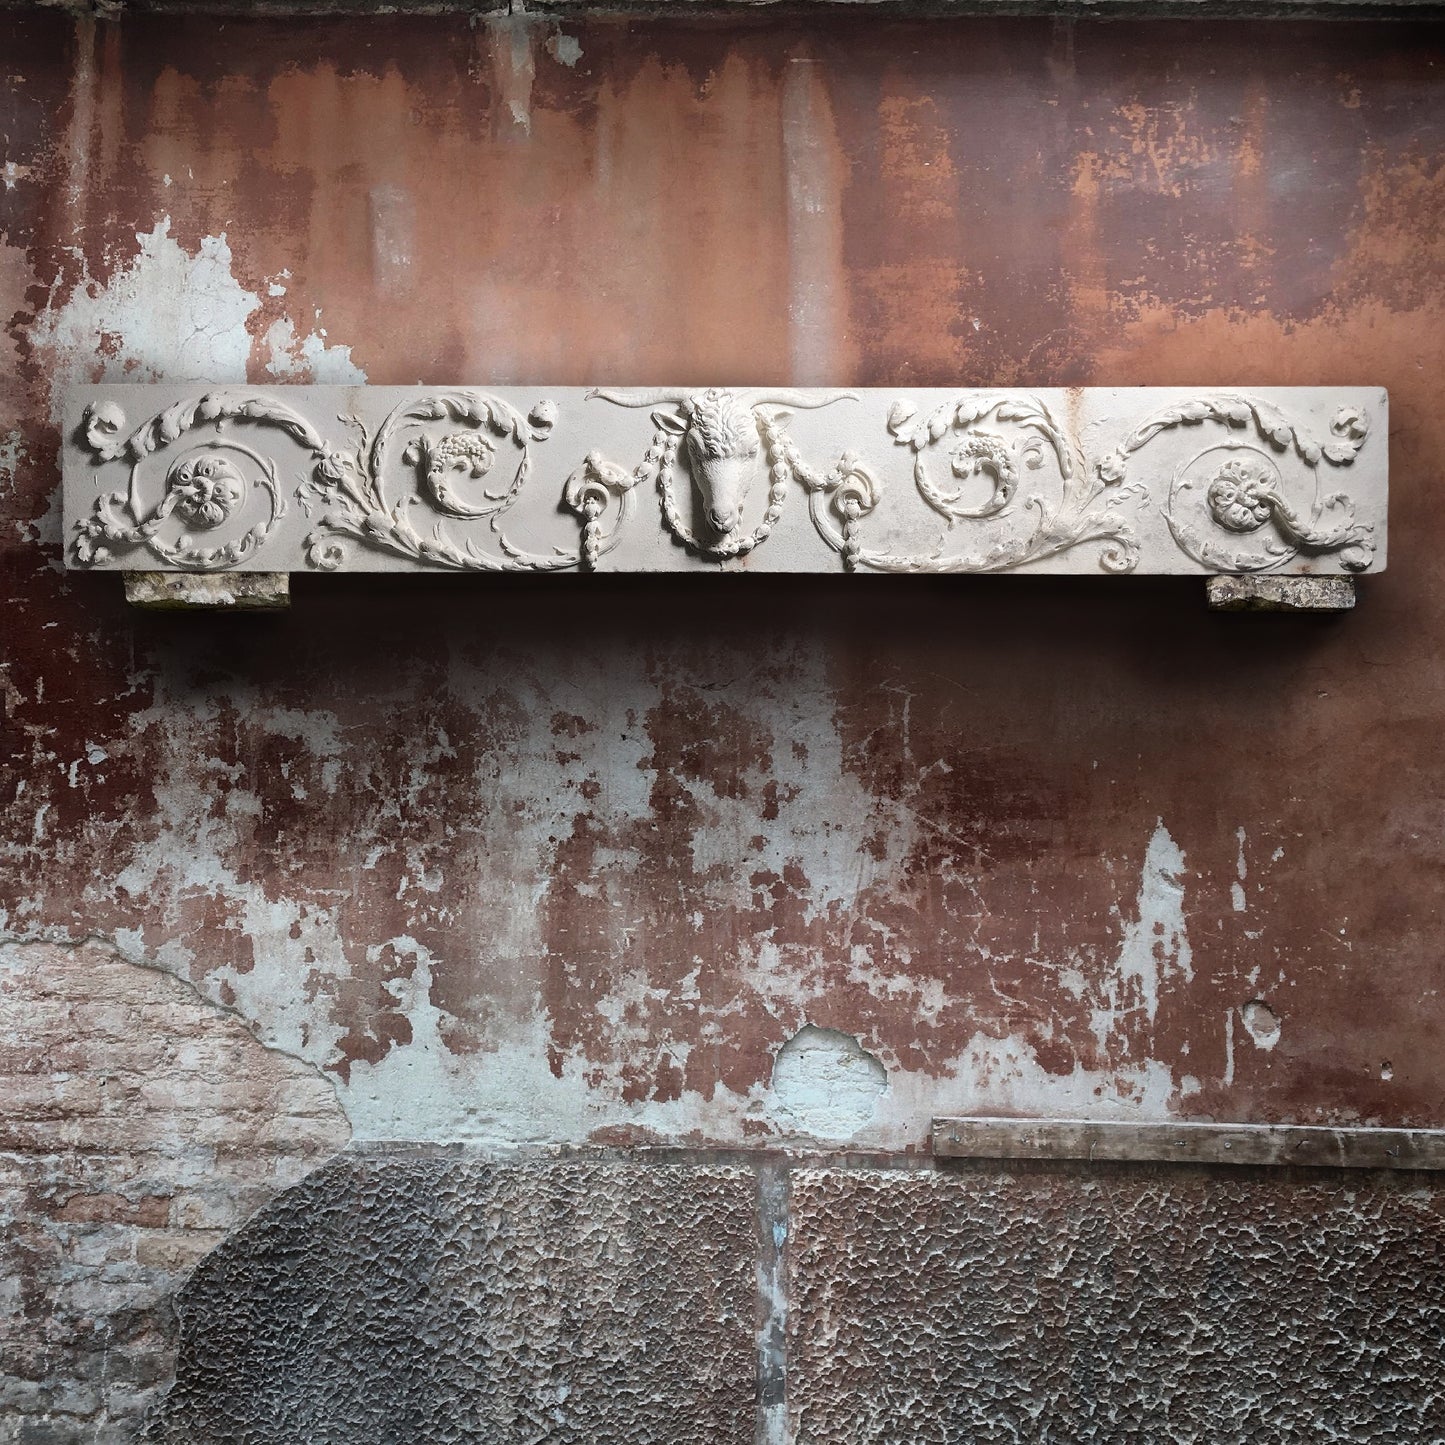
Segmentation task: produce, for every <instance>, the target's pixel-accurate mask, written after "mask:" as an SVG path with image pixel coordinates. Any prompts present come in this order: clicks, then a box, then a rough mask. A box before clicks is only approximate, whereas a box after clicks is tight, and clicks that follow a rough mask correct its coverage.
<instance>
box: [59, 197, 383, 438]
mask: <svg viewBox="0 0 1445 1445" xmlns="http://www.w3.org/2000/svg"><path fill="white" fill-rule="evenodd" d="M170 230H171V221H170V217H169V216H165V217H162V219H161V220H160V221H159V222H158V223H157V224H156V226H155V229H154V230H152V231H148V232H137V234H136V241H137V243H138V246H139V249H138V251H137V252H136V254H135V255H134V256H133V257H131V258H130V259H129V260H127V261H125V262H123V263H122V264H120V265H119V266H117V267H116V269H115V271H114V272H113V274H112V275H111V278H110V280H109V281H108V282H107V283H106V284H105V285H104V286H101V285H99V284H98V283H95V282H89V283H87V284H85V285H83V286H81V287H79V288H77V290H76V291H75V293H74V294H73V295H72V296H71V297H70V299H69V300H68V301H66V302H65V303H64V304H63V305H53V304H52V305H51V306H49V307H47V308H46V309H45V310H44V311H42V312H41V314H40V315H39V317H37V319H36V321H35V324H34V325H33V326H32V327H31V329H30V339H31V342H32V344H33V345H34V346H35V347H36V348H37V349H38V350H40V351H41V352H43V353H45V369H46V372H47V374H48V375H49V377H50V382H51V398H50V406H51V416H52V419H53V420H54V421H56V423H57V424H58V423H59V420H60V416H61V408H62V399H63V397H64V394H65V391H66V389H67V388H68V387H69V386H71V385H73V384H75V383H76V382H80V381H127V382H143V381H196V382H213V383H214V382H222V383H227V382H244V381H245V380H246V379H247V362H248V361H249V359H250V355H251V334H250V331H249V330H248V321H249V319H250V317H251V316H252V314H253V313H254V312H255V311H257V310H258V309H259V307H260V305H261V298H260V297H259V296H258V295H257V294H256V293H255V292H254V291H248V290H247V289H246V288H245V287H244V286H242V285H241V283H240V282H239V281H238V280H237V279H236V277H235V275H234V274H233V273H232V270H231V265H232V255H231V248H230V245H229V244H228V242H227V239H226V234H225V233H224V232H222V233H221V234H220V235H219V236H204V237H202V238H201V242H200V246H199V249H198V250H197V251H196V252H195V254H194V255H192V254H191V253H190V252H189V251H187V250H186V249H185V248H184V247H182V246H181V245H180V244H179V243H178V242H177V241H176V240H174V239H173V238H172V236H171V234H170ZM293 335H294V332H293ZM294 351H295V353H296V355H297V356H298V358H300V359H302V360H304V361H305V362H306V363H307V365H309V366H310V367H311V368H312V370H313V371H314V373H315V376H314V379H315V380H316V381H318V382H319V381H331V380H336V381H341V382H356V381H365V380H366V377H365V375H364V373H362V371H361V370H360V368H358V367H356V366H355V365H354V364H353V363H352V362H351V353H350V349H349V348H347V347H329V346H327V345H326V344H325V342H324V340H323V339H322V337H321V336H315V335H312V336H307V337H305V338H302V339H300V340H299V341H297V342H296V343H295V346H294Z"/></svg>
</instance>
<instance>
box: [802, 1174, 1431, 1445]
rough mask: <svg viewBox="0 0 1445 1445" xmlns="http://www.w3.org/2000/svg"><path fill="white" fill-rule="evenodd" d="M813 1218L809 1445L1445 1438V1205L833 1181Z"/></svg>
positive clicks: (1124, 1179) (1309, 1187)
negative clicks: (1444, 1352) (1444, 1364)
mask: <svg viewBox="0 0 1445 1445" xmlns="http://www.w3.org/2000/svg"><path fill="white" fill-rule="evenodd" d="M792 1200H793V1235H792V1245H791V1251H790V1257H789V1264H788V1287H789V1291H790V1302H789V1310H790V1323H789V1349H790V1355H789V1400H790V1416H791V1424H792V1428H793V1432H794V1440H795V1442H796V1445H833V1442H836V1441H844V1440H846V1441H848V1442H850V1445H865V1442H867V1445H883V1442H888V1445H895V1442H896V1445H954V1442H958V1445H964V1442H967V1445H991V1442H999V1445H1003V1442H1009V1445H1014V1442H1023V1441H1030V1442H1043V1441H1048V1442H1059V1445H1063V1442H1074V1441H1084V1440H1088V1441H1126V1440H1127V1441H1154V1442H1162V1441H1166V1440H1171V1441H1173V1440H1178V1441H1185V1440H1188V1441H1195V1440H1200V1441H1202V1440H1208V1441H1210V1442H1212V1445H1226V1442H1239V1445H1244V1442H1246V1441H1248V1442H1257V1441H1263V1440H1268V1441H1270V1442H1276V1445H1280V1442H1299V1445H1325V1442H1346V1441H1348V1442H1350V1445H1363V1442H1370V1441H1392V1442H1404V1441H1419V1442H1423V1441H1433V1440H1439V1439H1442V1438H1445V1397H1442V1395H1441V1392H1440V1389H1439V1363H1440V1340H1441V1338H1442V1327H1445V1191H1440V1190H1423V1189H1419V1188H1416V1187H1410V1186H1408V1185H1406V1186H1401V1185H1399V1184H1398V1183H1391V1182H1388V1181H1382V1180H1378V1179H1371V1180H1365V1181H1363V1182H1362V1181H1361V1180H1360V1179H1359V1178H1354V1179H1351V1180H1350V1181H1348V1182H1347V1183H1342V1182H1339V1181H1337V1180H1335V1179H1328V1180H1327V1179H1324V1178H1323V1177H1319V1178H1314V1179H1307V1180H1301V1179H1300V1178H1299V1177H1295V1178H1294V1179H1281V1178H1280V1177H1279V1176H1278V1175H1275V1176H1273V1177H1271V1178H1256V1177H1249V1178H1246V1177H1241V1176H1233V1177H1229V1178H1220V1177H1207V1176H1205V1175H1203V1174H1197V1173H1186V1172H1183V1171H1169V1172H1167V1173H1163V1174H1159V1173H1144V1172H1142V1171H1141V1172H1127V1173H1125V1172H1115V1173H1112V1174H1110V1175H1107V1176H1096V1177H1082V1176H1080V1175H1079V1174H1078V1173H1076V1172H1071V1171H1049V1172H1046V1173H1039V1172H1028V1173H1019V1174H1009V1173H1003V1172H994V1171H992V1170H988V1171H979V1172H974V1171H969V1172H965V1173H958V1174H934V1173H899V1172H891V1173H885V1172H872V1171H864V1172H844V1171H821V1170H819V1171H806V1172H801V1173H799V1174H796V1175H795V1176H794V1179H793V1192H792Z"/></svg>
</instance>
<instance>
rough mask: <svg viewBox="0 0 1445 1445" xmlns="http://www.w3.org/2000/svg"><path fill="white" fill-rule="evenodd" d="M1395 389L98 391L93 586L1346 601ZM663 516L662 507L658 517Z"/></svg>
mask: <svg viewBox="0 0 1445 1445" xmlns="http://www.w3.org/2000/svg"><path fill="white" fill-rule="evenodd" d="M1387 406H1388V403H1387V398H1386V395H1385V393H1384V391H1383V390H1379V389H1371V388H1348V389H1346V388H1313V387H1311V388H1304V387H1300V388H1249V389H1233V388H1219V389H1209V390H1205V389H1186V388H1136V389H1122V388H1087V389H1071V390H1056V389H1055V390H1045V389H1039V390H1034V391H1027V390H1008V391H999V390H979V389H948V390H939V389H930V390H922V389H914V390H912V391H911V392H909V391H905V390H903V389H891V388H890V389H887V390H884V389H877V390H858V391H845V390H826V389H812V390H796V389H780V388H726V387H711V388H663V389H656V390H613V389H609V388H601V389H594V390H585V389H582V388H557V387H550V388H522V387H497V388H492V389H488V390H481V389H475V388H470V387H408V388H399V387H325V386H308V387H287V386H275V387H223V388H220V387H218V388H210V389H208V388H205V387H197V386H178V385H154V386H98V385H97V386H89V387H81V388H78V389H76V390H75V391H74V392H73V393H72V394H71V396H70V398H69V402H68V406H67V413H66V421H65V435H64V448H63V459H64V481H65V522H66V535H67V538H68V545H67V562H68V564H69V565H70V566H72V567H78V568H88V569H110V570H132V569H146V570H162V571H180V572H216V571H221V570H227V569H229V570H232V571H266V572H287V571H305V570H322V571H338V570H345V571H407V570H426V571H435V570H438V569H442V570H453V571H478V572H533V573H553V572H564V571H583V572H586V571H603V570H609V571H703V570H717V569H719V568H723V569H725V570H751V571H839V570H843V571H848V572H878V573H933V574H940V573H996V572H1042V573H1055V574H1058V573H1076V574H1094V575H1099V574H1101V573H1105V574H1125V573H1166V574H1185V575H1203V576H1208V575H1222V574H1231V575H1264V576H1299V575H1314V576H1351V575H1358V574H1361V573H1364V572H1378V571H1380V570H1382V569H1383V566H1384V543H1385V519H1386V497H1387V470H1386V447H1385V444H1384V443H1385V437H1386V434H1387V429H1388V428H1387ZM649 496H650V497H651V499H652V500H651V502H650V503H649V502H648V501H646V500H644V499H646V498H648V497H649Z"/></svg>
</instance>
